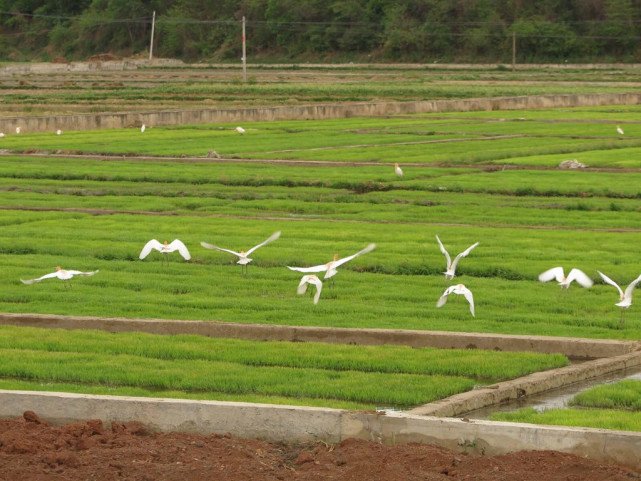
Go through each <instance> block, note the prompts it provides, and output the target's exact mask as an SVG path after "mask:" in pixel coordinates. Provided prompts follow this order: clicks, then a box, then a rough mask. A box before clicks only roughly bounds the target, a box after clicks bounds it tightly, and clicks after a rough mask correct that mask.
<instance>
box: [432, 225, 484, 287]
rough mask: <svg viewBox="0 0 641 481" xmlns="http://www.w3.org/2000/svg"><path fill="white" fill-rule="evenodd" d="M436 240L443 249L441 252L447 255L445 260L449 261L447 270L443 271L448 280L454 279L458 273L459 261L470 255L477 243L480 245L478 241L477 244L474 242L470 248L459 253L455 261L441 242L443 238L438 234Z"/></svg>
mask: <svg viewBox="0 0 641 481" xmlns="http://www.w3.org/2000/svg"><path fill="white" fill-rule="evenodd" d="M436 240H437V241H438V245H439V247H440V249H441V252H442V253H443V255H444V256H445V261H446V262H447V266H446V269H445V272H444V273H443V274H445V279H447V280H451V279H454V276H455V275H456V266H458V263H459V261H460V260H461V259H462V258H463V257H467V255H468V254H469V253H470V252H472V250H473V249H474V248H475V247H476V246H477V245H479V243H478V242H476V243H475V244H472V245H471V246H470V247H468V248H467V249H465V250H464V251H463V252H461V253H460V254H459V255H457V256H456V257H455V258H454V261H452V259H451V258H450V254H449V253H448V252H447V250H446V249H445V247H444V246H443V243H442V242H441V239H439V238H438V236H436Z"/></svg>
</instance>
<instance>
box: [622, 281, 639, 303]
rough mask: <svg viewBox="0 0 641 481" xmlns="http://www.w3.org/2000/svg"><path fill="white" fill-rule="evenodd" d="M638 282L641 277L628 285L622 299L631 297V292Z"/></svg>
mask: <svg viewBox="0 0 641 481" xmlns="http://www.w3.org/2000/svg"><path fill="white" fill-rule="evenodd" d="M639 281H641V276H639V277H637V278H636V279H635V280H633V281H632V282H630V284H628V287H626V288H625V294H624V295H623V297H625V298H628V297H632V291H634V288H635V287H636V286H637V284H638V283H639Z"/></svg>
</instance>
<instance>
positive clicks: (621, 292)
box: [597, 271, 634, 296]
mask: <svg viewBox="0 0 641 481" xmlns="http://www.w3.org/2000/svg"><path fill="white" fill-rule="evenodd" d="M597 272H598V273H599V275H600V276H601V279H603V280H604V281H605V283H606V284H610V285H611V286H614V287H616V288H617V291H619V294H621V296H623V290H622V289H621V288H620V287H619V284H617V283H616V282H614V281H613V280H612V279H610V278H609V277H608V276H606V275H605V274H604V273H603V272H601V271H597ZM628 287H629V286H628ZM633 289H634V288H633Z"/></svg>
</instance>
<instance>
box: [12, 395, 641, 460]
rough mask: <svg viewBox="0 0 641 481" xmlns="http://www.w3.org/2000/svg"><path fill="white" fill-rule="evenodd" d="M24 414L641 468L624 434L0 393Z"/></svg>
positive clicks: (639, 436) (637, 444)
mask: <svg viewBox="0 0 641 481" xmlns="http://www.w3.org/2000/svg"><path fill="white" fill-rule="evenodd" d="M26 410H32V411H35V412H36V413H38V415H39V416H41V417H42V418H43V419H45V420H48V421H50V422H57V423H62V422H69V421H79V420H85V419H101V420H103V421H104V422H111V421H120V422H124V421H140V422H142V423H143V424H145V425H147V426H149V427H150V428H152V429H155V430H159V431H185V432H198V433H202V434H209V433H231V434H233V435H235V436H240V437H245V438H262V439H267V440H271V441H283V442H289V443H291V442H310V441H325V442H330V443H336V442H340V441H341V440H343V439H347V438H360V439H367V440H371V441H377V442H382V443H386V444H396V443H406V442H423V443H431V444H436V445H440V446H444V447H447V448H450V449H454V450H458V451H466V452H472V453H479V454H486V455H494V454H504V453H507V452H513V451H520V450H549V449H553V450H557V451H563V452H568V453H573V454H577V455H579V456H588V457H590V458H592V459H595V460H599V461H605V462H615V463H619V464H625V465H628V466H630V467H633V468H636V469H641V457H640V456H639V453H640V452H641V433H628V432H621V431H607V430H599V429H581V428H564V427H554V426H535V425H529V424H516V423H504V422H492V421H463V420H458V419H446V418H435V417H422V416H415V415H408V414H403V413H390V414H387V415H385V414H381V413H369V412H350V411H342V410H336V409H321V408H302V407H291V406H273V405H264V404H248V403H231V402H214V401H185V400H172V399H147V398H131V397H115V396H92V395H80V394H62V393H36V392H25V391H0V417H3V418H7V417H16V416H20V415H21V414H22V413H23V412H24V411H26Z"/></svg>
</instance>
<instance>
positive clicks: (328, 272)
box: [287, 244, 376, 279]
mask: <svg viewBox="0 0 641 481" xmlns="http://www.w3.org/2000/svg"><path fill="white" fill-rule="evenodd" d="M374 249H376V244H369V245H368V246H367V247H366V248H365V249H363V250H360V251H358V252H357V253H356V254H353V255H351V256H348V257H343V258H342V259H339V258H338V256H337V255H335V256H334V260H332V261H330V262H328V263H327V264H321V265H319V266H313V267H290V266H287V268H288V269H289V270H291V271H297V272H325V276H323V279H329V278H331V277H333V276H335V275H336V273H337V271H336V269H337V268H338V267H340V266H342V265H343V264H345V263H346V262H349V261H351V260H352V259H355V258H356V257H358V256H361V255H363V254H367V253H368V252H372V251H373V250H374Z"/></svg>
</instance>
